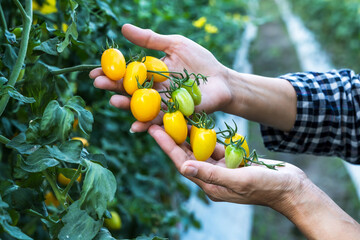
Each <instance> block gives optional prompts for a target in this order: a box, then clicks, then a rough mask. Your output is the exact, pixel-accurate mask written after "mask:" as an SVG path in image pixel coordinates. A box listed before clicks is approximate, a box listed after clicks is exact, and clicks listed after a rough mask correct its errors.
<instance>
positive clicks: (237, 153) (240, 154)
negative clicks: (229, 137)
mask: <svg viewBox="0 0 360 240" xmlns="http://www.w3.org/2000/svg"><path fill="white" fill-rule="evenodd" d="M245 154H246V153H245V150H244V149H242V148H237V147H236V146H234V145H228V146H227V147H226V150H225V165H226V167H228V168H237V167H239V166H244V165H245V161H244V157H245Z"/></svg>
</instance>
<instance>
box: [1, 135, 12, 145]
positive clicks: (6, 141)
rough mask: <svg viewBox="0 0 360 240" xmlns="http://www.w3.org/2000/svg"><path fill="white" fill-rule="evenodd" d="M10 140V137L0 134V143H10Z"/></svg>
mask: <svg viewBox="0 0 360 240" xmlns="http://www.w3.org/2000/svg"><path fill="white" fill-rule="evenodd" d="M9 142H10V139H8V138H7V137H5V136H3V135H0V143H3V144H8V143H9Z"/></svg>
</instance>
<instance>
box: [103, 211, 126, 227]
mask: <svg viewBox="0 0 360 240" xmlns="http://www.w3.org/2000/svg"><path fill="white" fill-rule="evenodd" d="M110 213H111V218H105V220H104V223H105V226H106V227H107V228H108V229H109V230H120V229H121V226H122V222H121V218H120V215H119V214H118V213H117V212H115V211H110Z"/></svg>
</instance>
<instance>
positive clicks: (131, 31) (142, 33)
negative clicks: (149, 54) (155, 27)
mask: <svg viewBox="0 0 360 240" xmlns="http://www.w3.org/2000/svg"><path fill="white" fill-rule="evenodd" d="M121 32H122V34H123V35H124V37H125V38H127V39H128V40H129V41H130V42H132V43H134V44H136V45H138V46H140V47H144V48H149V49H154V50H158V51H163V52H165V53H167V50H168V49H169V48H170V46H171V44H172V42H173V40H172V38H171V37H170V36H167V35H161V34H158V33H155V32H153V31H152V30H150V29H142V28H139V27H136V26H134V25H131V24H128V23H127V24H124V25H123V26H122V28H121Z"/></svg>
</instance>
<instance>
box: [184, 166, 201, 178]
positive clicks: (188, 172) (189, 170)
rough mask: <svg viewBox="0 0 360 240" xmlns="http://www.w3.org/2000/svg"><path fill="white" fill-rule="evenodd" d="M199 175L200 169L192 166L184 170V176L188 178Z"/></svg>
mask: <svg viewBox="0 0 360 240" xmlns="http://www.w3.org/2000/svg"><path fill="white" fill-rule="evenodd" d="M197 173H198V169H197V168H195V167H192V166H187V167H185V169H184V175H185V176H188V177H194V176H196V175H197Z"/></svg>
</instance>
